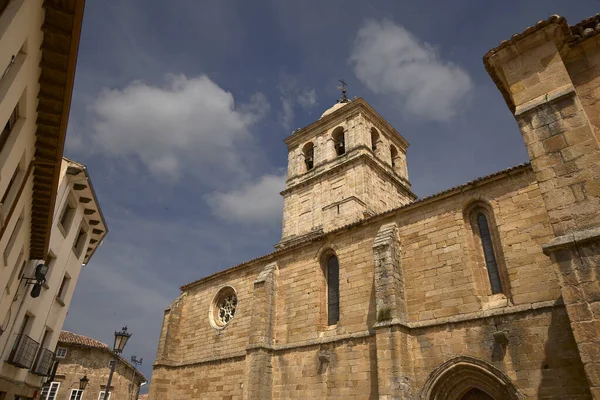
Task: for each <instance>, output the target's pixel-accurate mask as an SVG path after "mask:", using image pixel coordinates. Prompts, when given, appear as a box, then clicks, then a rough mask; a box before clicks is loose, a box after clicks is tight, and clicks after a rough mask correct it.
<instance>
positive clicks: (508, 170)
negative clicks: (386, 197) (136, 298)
mask: <svg viewBox="0 0 600 400" xmlns="http://www.w3.org/2000/svg"><path fill="white" fill-rule="evenodd" d="M529 168H531V163H529V162H526V163H522V164H518V165H515V166H512V167H510V168H506V169H503V170H501V171H498V172H494V173H492V174H489V175H486V176H482V177H479V178H476V179H473V180H472V181H469V182H467V183H464V184H462V185H459V186H454V187H452V188H450V189H446V190H444V191H441V192H438V193H436V194H433V195H431V196H427V197H423V198H421V199H417V200H415V201H413V202H411V203H408V204H405V205H402V206H400V207H397V208H393V209H391V210H388V211H384V212H382V213H380V214H375V215H373V216H371V217H368V218H365V219H362V220H359V221H356V222H353V223H351V224H348V225H344V226H341V227H339V228H337V229H334V230H331V231H328V232H325V233H323V234H321V235H316V236H311V237H309V238H307V239H306V240H302V241H299V242H296V243H294V244H293V245H291V246H289V247H284V248H281V249H279V250H276V251H273V252H271V253H268V254H265V255H263V256H260V257H256V258H253V259H251V260H248V261H245V262H243V263H241V264H238V265H235V266H233V267H230V268H227V269H225V270H222V271H219V272H215V273H214V274H212V275H208V276H205V277H203V278H200V279H197V280H195V281H193V282H190V283H188V284H185V285H183V286H181V287H180V290H181V291H184V290H187V289H189V288H191V287H192V286H194V285H196V284H198V283H200V282H204V281H207V280H210V279H214V278H216V277H218V276H221V275H223V274H225V273H229V272H232V271H234V270H237V269H240V268H242V267H245V266H247V265H249V264H252V263H255V262H257V261H264V260H267V259H269V258H270V257H273V256H274V255H276V254H280V253H284V252H287V251H290V250H291V249H295V248H298V247H300V246H301V245H303V244H305V243H308V242H314V241H317V240H320V239H322V238H323V237H324V236H327V235H331V234H334V233H337V232H340V231H343V230H346V229H350V228H352V227H355V226H358V225H362V224H366V223H369V222H371V221H373V220H375V219H377V218H381V217H385V216H388V215H391V214H393V213H395V212H398V211H400V210H403V209H407V208H410V207H414V206H416V205H419V204H421V203H425V202H427V201H429V200H434V199H436V198H439V197H442V196H444V195H446V194H450V193H452V192H457V191H462V190H463V189H466V188H468V187H469V186H477V185H478V184H480V183H485V181H488V180H490V179H493V178H496V177H499V176H500V175H504V174H509V173H511V172H517V171H520V170H524V169H529Z"/></svg>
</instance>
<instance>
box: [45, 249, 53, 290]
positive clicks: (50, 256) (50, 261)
mask: <svg viewBox="0 0 600 400" xmlns="http://www.w3.org/2000/svg"><path fill="white" fill-rule="evenodd" d="M55 264H56V256H55V255H54V253H53V252H51V251H50V252H48V256H47V257H46V266H47V267H48V271H47V272H46V281H45V282H44V286H45V287H46V288H48V281H49V280H50V276H51V274H52V271H53V270H54V265H55Z"/></svg>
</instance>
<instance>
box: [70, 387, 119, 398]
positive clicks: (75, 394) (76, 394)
mask: <svg viewBox="0 0 600 400" xmlns="http://www.w3.org/2000/svg"><path fill="white" fill-rule="evenodd" d="M109 394H110V393H109ZM82 396H83V390H80V389H71V394H70V395H69V400H81V397H82Z"/></svg>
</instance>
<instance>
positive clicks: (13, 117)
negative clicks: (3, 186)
mask: <svg viewBox="0 0 600 400" xmlns="http://www.w3.org/2000/svg"><path fill="white" fill-rule="evenodd" d="M0 3H1V2H0ZM18 119H19V104H17V105H16V106H15V109H14V110H13V112H12V113H11V114H10V117H8V121H6V124H5V125H4V128H3V129H2V133H1V134H0V150H2V148H3V147H4V145H5V144H6V141H7V140H8V137H9V136H10V132H11V131H12V130H13V128H14V127H15V124H16V123H17V120H18Z"/></svg>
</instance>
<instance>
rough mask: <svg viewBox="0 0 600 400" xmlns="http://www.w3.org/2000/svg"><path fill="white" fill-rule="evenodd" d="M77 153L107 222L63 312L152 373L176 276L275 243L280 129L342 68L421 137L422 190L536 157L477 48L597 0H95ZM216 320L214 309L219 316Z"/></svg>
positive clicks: (313, 103) (414, 151)
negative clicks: (123, 335)
mask: <svg viewBox="0 0 600 400" xmlns="http://www.w3.org/2000/svg"><path fill="white" fill-rule="evenodd" d="M86 3H87V4H86V10H85V17H84V24H83V31H82V36H81V44H80V51H79V60H78V66H77V75H76V81H75V89H74V97H73V103H72V108H71V117H70V124H69V130H68V135H67V144H66V149H65V155H67V156H68V157H70V158H73V159H75V160H77V161H79V162H82V163H84V164H86V165H87V166H88V169H89V172H90V175H91V177H92V180H93V182H94V186H95V189H96V191H97V194H98V197H99V199H100V203H101V207H102V210H103V212H104V214H105V216H106V218H107V221H108V225H109V228H110V232H109V234H108V236H107V238H106V239H105V241H104V243H103V244H102V246H101V247H100V248H99V249H98V251H97V252H96V254H95V255H94V257H93V258H92V260H91V262H90V263H89V265H88V266H87V267H86V268H85V269H84V270H83V273H82V274H81V276H80V278H79V282H78V284H77V288H76V291H75V295H74V298H73V302H72V303H71V307H70V310H69V315H68V317H67V320H66V323H65V329H68V330H71V331H74V332H77V333H80V334H84V335H88V336H92V337H94V338H96V339H98V340H102V341H104V342H107V343H112V340H113V332H114V330H116V329H119V328H120V327H121V326H122V325H125V324H128V325H129V329H130V331H131V332H133V337H132V339H131V341H130V342H129V344H128V345H127V348H126V350H125V356H126V357H127V358H129V356H130V355H131V354H135V355H136V356H137V357H138V358H140V357H143V358H144V364H143V366H142V368H141V369H142V371H143V372H144V373H145V374H146V375H147V377H148V378H150V376H151V371H152V369H151V364H152V361H153V359H154V356H155V353H156V347H157V339H158V335H159V330H160V325H161V322H162V315H163V310H164V309H165V308H166V307H167V306H168V304H169V303H170V302H171V301H172V300H173V299H175V298H176V297H177V296H178V294H179V286H180V285H182V284H185V283H188V282H190V281H193V280H195V279H198V278H200V277H203V276H206V275H208V274H211V273H213V272H216V271H219V270H222V269H225V268H227V267H230V266H233V265H235V264H238V263H240V262H243V261H245V260H247V259H250V258H254V257H257V256H260V255H262V254H265V253H268V252H271V251H272V250H273V247H272V246H273V245H274V244H275V243H276V242H277V241H278V240H279V239H280V235H281V231H280V230H281V208H282V200H281V198H280V196H279V194H278V193H279V191H280V190H281V189H283V186H284V178H285V176H284V174H285V168H286V162H287V151H286V147H285V145H284V143H283V139H284V138H285V137H286V136H288V135H289V134H290V132H291V131H292V130H294V129H296V128H299V127H304V126H306V125H308V124H310V123H311V122H313V121H314V120H316V119H317V118H318V117H319V116H320V115H321V114H322V113H323V111H324V110H326V109H327V108H329V107H330V106H332V105H333V104H334V103H335V100H336V98H337V97H338V95H339V93H338V92H337V90H336V85H337V80H338V79H340V78H344V79H345V80H346V82H348V91H349V95H350V96H351V97H354V96H359V97H363V98H365V99H366V100H367V101H368V102H369V103H370V104H371V105H372V106H373V107H374V108H375V109H376V110H377V111H378V112H379V113H381V114H382V115H383V117H384V118H386V119H387V120H388V121H389V122H390V123H391V124H392V125H393V126H394V127H395V128H396V129H397V130H398V132H400V134H402V135H403V136H404V137H405V138H406V139H407V140H408V141H409V142H410V144H411V147H410V148H409V149H408V156H407V158H408V169H409V176H410V179H411V182H412V185H413V190H414V191H415V193H416V194H417V195H419V196H426V195H428V194H432V193H435V192H438V191H441V190H444V189H446V188H448V187H451V186H455V185H458V184H461V183H464V182H466V181H469V180H471V179H473V178H475V177H478V176H482V175H486V174H489V173H492V172H494V171H497V170H500V169H503V168H507V167H510V166H512V165H514V164H518V163H521V162H524V161H527V154H526V151H525V148H524V146H523V142H522V139H521V136H520V133H519V131H518V129H517V126H516V123H515V122H514V119H513V118H512V116H511V114H510V112H509V111H508V109H507V107H506V105H505V103H504V101H503V99H502V96H501V95H500V93H499V92H498V91H497V90H496V88H495V86H494V85H493V83H492V81H491V79H490V78H489V76H488V75H487V73H486V72H485V70H484V68H483V64H482V61H481V59H482V57H483V55H484V54H485V53H486V52H487V50H489V49H490V48H493V47H495V46H496V45H497V44H498V43H499V42H500V41H501V40H504V39H508V38H510V36H511V35H512V34H513V33H517V32H521V31H523V30H524V29H525V28H526V27H528V26H530V25H533V24H535V23H536V22H537V21H538V20H542V19H546V18H548V17H549V16H550V15H552V14H559V15H563V16H565V17H567V19H568V21H569V23H570V24H575V23H577V22H579V21H580V20H581V19H584V18H587V17H588V16H591V15H593V14H595V13H596V12H597V11H598V8H599V6H600V2H599V1H597V0H594V1H592V0H587V1H584V0H580V1H577V2H565V1H550V0H548V1H536V2H533V1H527V2H525V1H504V2H487V1H479V0H469V1H467V0H464V1H452V2H446V1H428V0H421V1H419V2H414V1H411V2H396V1H370V2H364V1H357V0H330V1H312V0H310V1H309V0H306V1H281V0H278V1H275V0H271V1H269V0H256V1H252V2H242V1H214V2H207V1H198V0H171V1H168V2H167V1H157V0H143V1H142V0H127V1H125V0H110V1H109V2H100V1H99V0H87V2H86ZM207 323H208V322H207Z"/></svg>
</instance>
